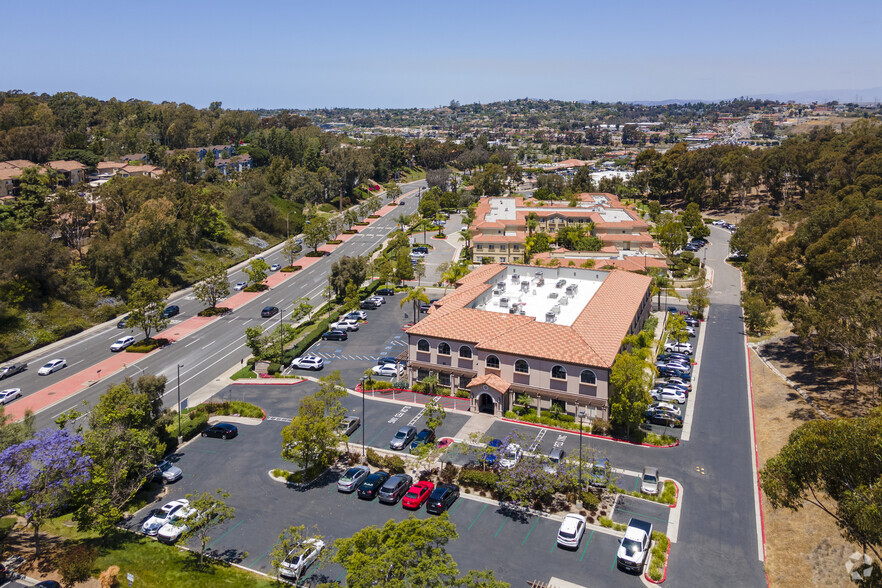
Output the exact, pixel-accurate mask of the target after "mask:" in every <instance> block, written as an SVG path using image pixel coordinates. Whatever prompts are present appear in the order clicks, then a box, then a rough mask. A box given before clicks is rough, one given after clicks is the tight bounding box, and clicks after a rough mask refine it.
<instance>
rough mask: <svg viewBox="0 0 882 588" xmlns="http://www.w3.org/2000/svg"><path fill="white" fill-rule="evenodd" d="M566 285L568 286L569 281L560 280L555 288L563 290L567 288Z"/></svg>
mask: <svg viewBox="0 0 882 588" xmlns="http://www.w3.org/2000/svg"><path fill="white" fill-rule="evenodd" d="M566 285H567V281H566V280H558V281H557V284H555V285H554V287H555V288H563V287H564V286H566Z"/></svg>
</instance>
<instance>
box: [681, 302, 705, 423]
mask: <svg viewBox="0 0 882 588" xmlns="http://www.w3.org/2000/svg"><path fill="white" fill-rule="evenodd" d="M707 310H708V315H710V307H708V309H707ZM707 324H708V323H707V320H705V321H704V326H702V327H701V329H699V331H698V341H697V342H696V344H695V369H694V370H692V391H691V392H690V393H689V401H688V402H687V403H686V414H684V415H683V431H682V432H681V433H680V441H689V436H690V435H691V434H692V415H693V413H694V412H695V403H696V401H697V399H698V373H699V372H700V371H701V356H702V354H703V353H704V336H705V334H706V333H707Z"/></svg>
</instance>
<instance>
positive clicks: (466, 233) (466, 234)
mask: <svg viewBox="0 0 882 588" xmlns="http://www.w3.org/2000/svg"><path fill="white" fill-rule="evenodd" d="M459 235H460V236H461V237H462V240H463V241H465V242H466V249H468V248H469V247H470V246H471V244H472V237H474V234H472V232H471V231H470V230H468V229H463V230H461V231H460V232H459Z"/></svg>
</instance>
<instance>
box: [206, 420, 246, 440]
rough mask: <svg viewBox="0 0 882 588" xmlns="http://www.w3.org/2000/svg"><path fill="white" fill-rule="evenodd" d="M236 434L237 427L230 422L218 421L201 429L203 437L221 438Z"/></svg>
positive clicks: (228, 437) (230, 437) (231, 436)
mask: <svg viewBox="0 0 882 588" xmlns="http://www.w3.org/2000/svg"><path fill="white" fill-rule="evenodd" d="M238 434H239V429H237V428H236V425H231V424H230V423H218V424H216V425H214V426H211V427H208V428H207V429H205V430H204V431H202V436H203V437H220V438H221V439H232V438H233V437H235V436H237V435H238Z"/></svg>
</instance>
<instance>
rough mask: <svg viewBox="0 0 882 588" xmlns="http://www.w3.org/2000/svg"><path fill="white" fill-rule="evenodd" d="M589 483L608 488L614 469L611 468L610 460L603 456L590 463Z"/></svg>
mask: <svg viewBox="0 0 882 588" xmlns="http://www.w3.org/2000/svg"><path fill="white" fill-rule="evenodd" d="M587 469H588V484H589V485H590V486H596V487H597V488H606V484H607V482H608V481H609V477H610V476H611V475H612V470H610V468H609V460H608V459H606V458H605V457H602V458H600V459H598V460H597V461H595V462H594V463H589V464H588V468H587Z"/></svg>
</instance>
